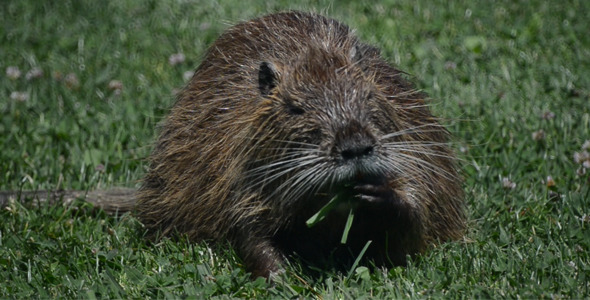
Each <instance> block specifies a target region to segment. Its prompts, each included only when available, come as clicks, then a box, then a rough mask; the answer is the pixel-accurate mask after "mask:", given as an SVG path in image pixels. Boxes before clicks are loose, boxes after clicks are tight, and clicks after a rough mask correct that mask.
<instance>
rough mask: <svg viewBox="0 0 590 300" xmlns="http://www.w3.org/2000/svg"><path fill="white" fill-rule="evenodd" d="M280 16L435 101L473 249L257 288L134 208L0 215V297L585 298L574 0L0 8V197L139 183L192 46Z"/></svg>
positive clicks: (581, 65)
mask: <svg viewBox="0 0 590 300" xmlns="http://www.w3.org/2000/svg"><path fill="white" fill-rule="evenodd" d="M289 8H299V9H302V8H306V9H312V10H315V11H320V12H324V13H326V14H329V15H331V16H333V17H337V18H338V19H340V20H342V21H344V22H345V23H347V24H349V25H351V26H352V27H354V28H356V29H357V33H358V34H359V35H360V36H361V37H362V39H363V40H366V41H368V42H369V43H371V44H374V45H376V46H379V47H380V48H381V49H382V54H383V56H385V57H386V58H387V59H388V60H389V61H391V62H392V63H394V64H396V65H398V66H399V67H400V68H401V69H402V70H404V71H406V72H408V73H409V74H411V79H412V80H413V81H415V82H416V84H417V86H418V87H419V88H421V89H423V90H425V91H426V92H427V93H428V94H429V95H430V96H431V97H432V98H433V101H432V108H433V110H434V111H435V112H436V114H437V115H439V116H441V117H442V118H443V120H444V122H445V123H446V124H447V126H448V128H449V130H450V131H451V132H452V133H453V135H454V137H455V138H454V143H455V148H456V150H457V152H458V153H459V156H460V157H461V158H462V161H463V163H462V166H463V170H464V172H463V173H464V177H465V185H464V186H465V191H466V195H467V196H466V198H467V199H466V200H467V204H468V212H469V215H470V222H469V232H468V234H467V238H468V241H467V242H457V243H448V244H444V245H442V246H440V247H437V248H435V249H433V250H432V251H430V252H428V253H426V254H424V255H423V256H420V257H419V258H417V259H415V260H413V261H412V262H411V263H410V265H409V266H408V267H407V268H393V269H390V270H381V269H374V268H372V267H371V266H360V267H359V268H357V269H356V270H351V272H350V275H349V274H348V273H346V274H344V273H334V272H330V271H326V272H324V273H322V274H320V275H319V276H318V277H310V276H308V275H306V274H305V273H301V272H300V266H298V265H297V264H296V263H294V264H293V265H292V266H289V267H288V272H287V274H285V275H284V276H283V277H282V281H278V282H277V283H275V284H274V285H269V284H267V283H265V282H264V281H263V280H257V281H251V280H250V279H249V277H248V275H247V274H245V273H244V271H243V269H242V266H241V263H240V261H239V260H238V259H237V258H236V256H235V255H234V254H233V253H232V252H231V251H230V250H228V249H227V248H224V247H221V249H209V248H207V247H206V245H200V244H199V245H196V244H191V243H189V242H187V241H184V240H179V241H169V240H165V241H163V242H161V243H158V244H151V243H147V242H146V241H145V240H144V238H143V233H142V230H141V224H139V223H138V222H137V221H136V220H135V219H134V218H132V217H129V216H124V217H122V218H121V217H112V216H107V215H105V214H104V213H103V212H100V211H96V210H95V209H93V208H92V207H90V206H89V205H87V204H84V203H75V204H74V205H73V206H71V207H63V206H60V205H58V206H52V207H46V206H43V207H23V206H21V205H18V204H13V205H11V206H9V207H7V208H4V209H3V210H2V211H1V212H0V220H2V221H1V222H0V297H2V298H5V297H15V298H29V297H40V298H49V297H68V298H93V297H96V298H107V297H108V298H132V297H151V298H156V297H157V298H162V297H172V298H177V297H181V296H193V297H196V298H202V297H212V296H221V295H225V296H229V297H246V298H253V297H262V298H276V297H280V298H291V297H296V296H298V295H300V296H303V297H315V296H317V295H322V296H323V297H324V298H327V299H330V298H354V299H356V298H361V297H373V298H387V297H389V298H405V297H407V296H411V297H420V298H423V297H435V298H438V297H440V296H442V295H446V296H451V297H454V298H459V297H465V298H472V297H484V298H492V297H494V298H495V297H509V298H516V297H521V298H540V297H545V298H555V297H557V298H560V297H564V298H583V297H588V295H589V294H590V293H589V284H588V282H589V280H588V279H589V277H590V266H589V263H590V259H589V255H588V253H589V251H590V233H589V232H590V231H589V230H588V226H589V225H590V204H589V203H590V202H589V200H590V155H588V152H589V151H590V149H589V148H590V142H588V140H590V36H589V35H588V21H587V18H588V17H587V16H588V15H590V9H589V4H588V3H586V1H573V0H572V1H565V2H564V1H532V2H527V3H520V2H513V1H494V2H471V1H452V2H448V3H447V2H443V1H384V2H381V3H380V4H374V3H373V2H368V1H367V2H366V3H357V2H353V1H345V3H344V2H337V3H332V2H328V1H304V3H300V4H296V5H294V4H290V2H289V1H278V0H277V1H266V2H263V3H262V2H261V3H259V4H251V3H246V2H240V1H234V2H211V3H203V1H136V0H128V1H106V2H105V1H103V2H100V1H98V2H97V1H49V2H47V3H45V2H39V1H22V0H21V1H8V2H7V3H4V4H3V5H2V8H0V24H1V26H0V33H1V34H0V44H1V45H2V46H0V57H2V59H1V60H0V71H1V72H2V73H1V75H0V91H1V92H0V145H1V151H0V176H1V177H0V189H2V190H8V189H11V190H15V189H38V188H66V189H100V188H107V187H111V186H130V187H133V186H137V184H138V181H139V180H140V179H141V176H142V174H143V173H144V171H145V169H144V168H145V160H144V159H145V158H146V157H147V155H148V154H149V152H150V150H151V147H152V142H153V139H154V137H155V136H156V134H157V129H156V128H157V124H158V122H159V121H160V120H161V119H162V118H163V117H164V116H165V115H166V113H167V111H168V108H169V107H170V106H171V104H172V103H173V101H174V97H173V94H174V91H175V89H178V88H180V87H182V84H183V83H184V82H185V81H186V80H187V78H188V77H189V76H190V75H191V72H192V71H193V70H194V69H195V68H196V66H197V65H198V63H199V61H200V59H201V57H202V55H203V53H204V51H205V49H206V47H207V45H208V44H210V43H211V42H212V41H213V40H214V39H215V38H216V36H218V35H219V34H220V33H221V32H222V30H223V29H224V28H227V27H228V26H229V24H231V23H235V22H238V21H240V20H245V19H248V18H251V17H254V16H258V15H261V14H264V13H267V12H273V11H277V10H284V9H289ZM366 267H369V268H366Z"/></svg>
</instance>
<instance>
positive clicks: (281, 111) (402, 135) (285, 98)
mask: <svg viewBox="0 0 590 300" xmlns="http://www.w3.org/2000/svg"><path fill="white" fill-rule="evenodd" d="M392 38H395V37H392ZM447 136H448V133H447V131H446V130H445V129H444V128H443V127H441V125H439V123H438V122H437V120H436V118H434V117H433V116H432V115H431V114H430V111H429V109H428V107H427V103H425V101H424V95H423V94H421V93H418V92H416V91H415V90H413V88H412V86H411V85H410V84H409V83H408V82H407V81H406V80H405V79H404V78H403V77H402V74H401V72H400V71H398V70H396V69H395V68H393V67H391V66H390V65H388V64H387V63H386V62H385V61H384V60H383V59H382V58H381V57H380V54H379V51H378V50H377V49H375V48H373V47H371V46H368V45H366V44H363V43H361V42H360V41H359V40H358V39H357V38H356V37H355V36H354V35H353V34H352V32H351V30H350V29H349V28H348V27H347V26H345V25H342V24H340V23H338V22H337V21H335V20H332V19H328V18H325V17H322V16H320V15H316V14H310V13H302V12H287V13H279V14H273V15H269V16H266V17H262V18H259V19H255V20H252V21H248V22H245V23H241V24H238V25H236V26H234V27H232V28H230V29H229V30H228V31H226V32H225V33H224V34H223V35H221V36H220V37H219V39H218V40H217V41H216V42H215V43H214V44H213V45H212V46H211V47H210V48H209V50H208V52H207V54H206V56H205V58H204V60H203V62H202V63H201V65H200V66H199V68H198V69H197V71H196V72H195V75H194V76H193V78H192V79H191V81H190V83H189V84H188V85H187V86H186V87H185V89H184V90H183V91H182V92H181V93H180V94H179V96H178V100H177V102H176V104H175V105H174V107H173V108H172V111H171V113H170V115H169V116H168V118H167V119H166V121H165V122H164V123H163V124H162V128H161V135H160V138H159V140H158V141H157V143H156V146H155V149H154V151H153V154H152V156H151V162H150V170H149V172H148V174H147V175H146V177H145V180H144V183H143V186H142V188H141V189H140V191H139V195H138V206H137V213H138V216H139V218H140V219H141V221H142V222H143V223H144V224H145V225H146V227H147V228H148V229H149V230H150V231H152V232H154V233H155V232H161V233H162V234H164V235H168V234H172V233H180V234H186V235H188V237H189V238H190V239H192V240H194V241H200V240H209V241H212V242H223V241H230V242H231V243H232V245H233V246H234V247H235V249H236V250H237V252H238V254H239V255H240V256H241V257H242V259H243V260H244V262H245V264H246V266H247V268H248V269H249V270H250V271H252V272H253V274H254V275H255V276H257V275H261V276H268V275H269V274H270V273H272V272H274V271H277V270H278V269H279V268H280V264H281V262H282V260H283V259H284V256H288V255H291V254H292V253H297V254H298V255H299V256H300V257H302V258H303V259H304V260H309V261H312V262H321V261H323V260H326V259H328V256H330V257H332V258H334V259H335V260H336V261H339V262H344V263H346V262H348V261H350V259H351V258H354V256H355V255H358V253H359V251H360V250H361V248H362V247H363V246H365V245H366V243H367V241H368V240H371V241H372V244H371V246H370V247H369V250H368V251H367V253H366V256H367V257H368V258H370V259H373V260H374V261H375V262H377V263H379V264H404V262H405V257H406V255H407V254H415V253H418V252H420V251H422V250H424V249H425V247H427V245H429V244H431V243H434V242H436V241H438V240H440V241H444V240H449V239H456V238H459V237H460V236H461V235H462V232H463V228H464V214H463V208H462V201H463V200H462V192H461V181H460V179H459V178H458V176H457V172H456V169H455V168H456V167H455V159H454V156H453V154H452V152H451V151H450V149H449V147H448V144H447V142H448V141H447V140H448V137H447ZM336 195H337V196H338V197H341V198H344V199H345V200H346V201H343V202H342V204H340V205H339V206H338V207H337V208H335V209H333V211H331V212H330V213H329V214H328V215H327V217H326V219H325V220H323V221H321V222H319V223H318V224H316V226H314V227H312V228H308V227H307V226H306V225H305V221H306V220H307V219H308V218H309V217H310V216H312V215H313V214H314V213H316V212H317V211H318V210H319V209H320V208H321V207H322V206H324V205H325V204H326V203H327V202H328V201H329V200H330V199H332V198H333V197H334V196H336ZM351 209H352V210H353V211H354V215H355V217H354V222H353V225H352V227H351V231H350V235H349V236H350V237H349V239H348V241H347V243H346V245H341V244H340V237H341V234H342V231H343V227H344V223H345V222H346V219H347V215H348V213H349V211H350V210H351Z"/></svg>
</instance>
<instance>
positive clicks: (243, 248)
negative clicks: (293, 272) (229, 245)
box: [234, 236, 285, 279]
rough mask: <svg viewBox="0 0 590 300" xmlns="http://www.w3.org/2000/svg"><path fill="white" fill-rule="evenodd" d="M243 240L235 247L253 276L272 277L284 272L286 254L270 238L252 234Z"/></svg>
mask: <svg viewBox="0 0 590 300" xmlns="http://www.w3.org/2000/svg"><path fill="white" fill-rule="evenodd" d="M242 241H243V242H241V243H237V244H235V246H234V247H236V248H235V249H236V251H237V252H238V255H239V256H240V257H241V258H242V259H243V261H244V264H245V265H246V270H248V271H249V272H251V274H252V278H257V277H264V278H266V279H272V277H273V276H274V275H277V274H279V273H281V272H283V266H282V264H283V261H284V260H285V258H284V255H283V254H282V253H281V251H280V250H279V249H277V248H276V247H274V246H273V245H272V243H271V241H270V240H267V239H263V238H256V237H251V236H250V237H245V238H244V239H243V240H242Z"/></svg>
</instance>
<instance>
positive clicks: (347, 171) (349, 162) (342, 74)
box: [248, 46, 399, 198]
mask: <svg viewBox="0 0 590 300" xmlns="http://www.w3.org/2000/svg"><path fill="white" fill-rule="evenodd" d="M367 49H370V48H368V47H367ZM374 56H375V53H372V52H369V51H367V50H359V49H358V47H354V46H353V47H351V48H350V50H346V51H345V50H342V51H340V52H337V51H334V50H331V51H328V50H325V49H322V48H309V49H307V50H306V51H303V52H301V54H300V55H298V56H296V57H295V58H294V59H293V60H292V61H280V62H279V61H263V62H261V63H260V66H259V74H258V75H259V76H258V86H259V90H260V98H259V101H260V103H259V105H260V107H261V109H260V110H259V112H263V113H260V114H257V118H258V120H257V122H258V125H257V126H254V127H255V128H258V127H260V128H264V130H261V131H259V132H258V136H257V140H260V141H264V145H261V146H262V147H255V148H256V149H260V150H261V151H260V152H258V153H255V155H256V161H257V162H258V163H256V164H254V166H253V167H252V169H251V170H249V171H248V172H249V174H250V175H251V178H253V179H254V181H255V182H256V183H257V184H258V185H262V186H265V185H267V184H270V185H271V186H273V188H277V185H276V183H278V184H279V188H277V190H279V191H280V192H281V193H283V196H284V197H287V195H299V194H300V193H304V192H308V191H313V190H317V189H319V188H320V187H321V186H325V185H334V184H336V185H337V184H342V183H344V184H345V183H346V182H349V181H354V180H359V179H361V180H362V179H367V178H373V179H377V178H379V180H382V178H385V177H391V176H392V175H393V172H395V171H396V170H399V167H398V166H392V159H391V155H390V154H389V153H388V148H387V147H385V145H384V142H386V140H387V139H388V141H389V142H391V141H393V140H395V139H396V137H395V132H398V127H397V125H396V118H397V116H396V110H395V107H394V104H393V103H392V101H390V100H388V99H387V97H386V96H385V94H384V93H383V92H382V91H381V90H380V88H379V85H378V84H377V83H376V82H375V80H374V75H375V74H372V73H371V72H369V71H368V70H370V68H366V65H367V64H368V61H370V59H373V58H375V57H374ZM262 174H264V175H262ZM263 176H264V177H263ZM373 179H371V180H373ZM271 182H275V184H271ZM291 197H293V198H298V197H296V196H289V197H287V198H291Z"/></svg>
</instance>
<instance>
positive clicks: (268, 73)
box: [258, 62, 279, 96]
mask: <svg viewBox="0 0 590 300" xmlns="http://www.w3.org/2000/svg"><path fill="white" fill-rule="evenodd" d="M278 78H279V77H278V71H277V68H276V66H275V65H274V64H273V63H269V62H262V63H261V64H260V68H259V69H258V88H259V89H260V93H261V94H262V96H266V95H268V94H270V91H271V90H272V89H273V88H275V87H276V86H277V83H278Z"/></svg>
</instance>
